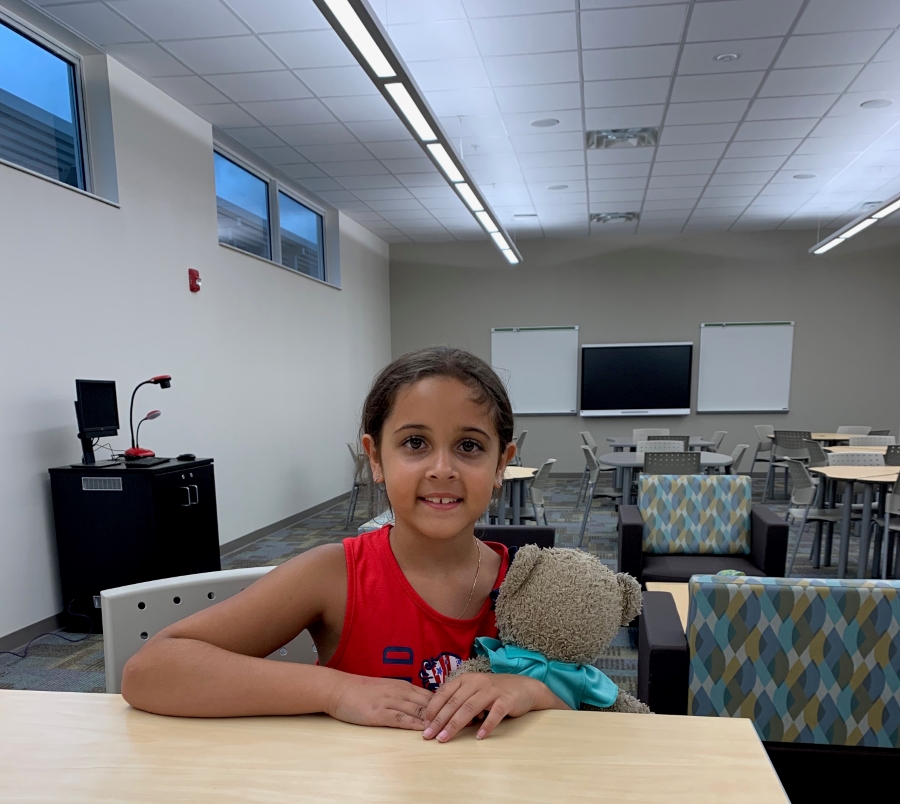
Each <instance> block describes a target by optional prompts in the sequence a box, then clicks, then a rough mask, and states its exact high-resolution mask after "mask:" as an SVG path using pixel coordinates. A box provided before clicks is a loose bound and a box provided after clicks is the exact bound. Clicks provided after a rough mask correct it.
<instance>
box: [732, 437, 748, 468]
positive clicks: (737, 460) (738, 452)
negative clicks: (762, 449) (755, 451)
mask: <svg viewBox="0 0 900 804" xmlns="http://www.w3.org/2000/svg"><path fill="white" fill-rule="evenodd" d="M748 449H750V445H749V444H738V445H737V446H736V447H735V448H734V450H733V451H732V453H731V466H730V467H729V473H730V474H732V475H737V474H740V472H738V468H739V467H740V464H741V461H742V460H743V459H744V453H745V452H746V451H747V450H748Z"/></svg>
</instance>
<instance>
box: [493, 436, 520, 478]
mask: <svg viewBox="0 0 900 804" xmlns="http://www.w3.org/2000/svg"><path fill="white" fill-rule="evenodd" d="M515 457H516V442H515V441H510V442H509V443H508V444H507V445H506V449H504V450H503V451H502V452H501V453H500V461H499V463H498V464H497V471H498V472H500V473H501V474H502V473H503V470H504V469H506V467H507V466H508V465H509V462H510V461H511V460H512V459H513V458H515Z"/></svg>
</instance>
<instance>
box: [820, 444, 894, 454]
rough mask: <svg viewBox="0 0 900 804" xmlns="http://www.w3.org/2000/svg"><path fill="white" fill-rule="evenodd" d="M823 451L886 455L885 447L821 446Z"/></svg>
mask: <svg viewBox="0 0 900 804" xmlns="http://www.w3.org/2000/svg"><path fill="white" fill-rule="evenodd" d="M822 449H824V450H825V452H834V453H835V454H839V453H841V452H875V453H877V454H879V455H887V447H843V446H841V447H822Z"/></svg>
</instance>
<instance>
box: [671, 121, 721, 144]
mask: <svg viewBox="0 0 900 804" xmlns="http://www.w3.org/2000/svg"><path fill="white" fill-rule="evenodd" d="M735 129H737V123H714V124H710V125H702V126H666V127H665V128H663V130H662V134H661V135H660V139H659V143H660V145H690V144H696V143H703V142H728V140H730V139H731V138H732V136H733V135H734V132H735Z"/></svg>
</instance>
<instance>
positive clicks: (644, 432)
mask: <svg viewBox="0 0 900 804" xmlns="http://www.w3.org/2000/svg"><path fill="white" fill-rule="evenodd" d="M668 434H669V428H668V427H644V428H642V429H640V430H632V431H631V440H632V441H634V442H638V441H646V440H647V438H648V437H649V436H664V435H668Z"/></svg>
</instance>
